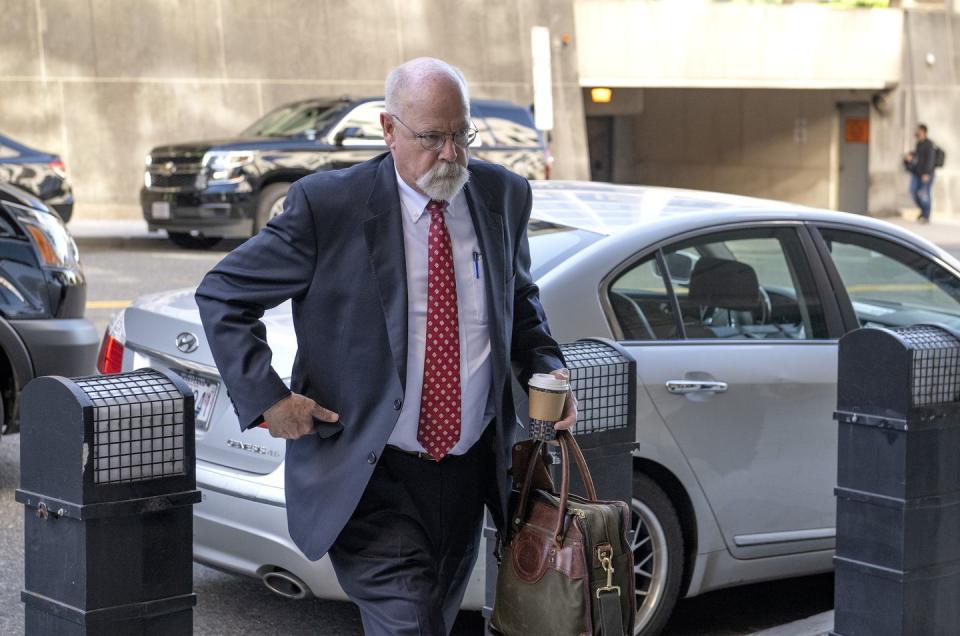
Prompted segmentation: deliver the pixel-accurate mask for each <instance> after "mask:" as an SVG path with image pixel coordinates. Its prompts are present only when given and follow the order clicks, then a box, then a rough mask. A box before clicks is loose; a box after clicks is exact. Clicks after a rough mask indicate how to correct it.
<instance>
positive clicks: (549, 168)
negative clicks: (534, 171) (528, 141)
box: [543, 146, 553, 179]
mask: <svg viewBox="0 0 960 636" xmlns="http://www.w3.org/2000/svg"><path fill="white" fill-rule="evenodd" d="M543 154H544V155H545V156H546V162H545V165H544V170H543V178H544V179H549V178H550V177H551V175H553V153H552V152H550V148H549V147H547V146H545V147H544V149H543Z"/></svg>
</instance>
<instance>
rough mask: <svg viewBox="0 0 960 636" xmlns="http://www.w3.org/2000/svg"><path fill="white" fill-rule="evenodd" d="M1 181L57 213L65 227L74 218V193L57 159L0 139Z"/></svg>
mask: <svg viewBox="0 0 960 636" xmlns="http://www.w3.org/2000/svg"><path fill="white" fill-rule="evenodd" d="M0 181H6V182H8V183H12V184H13V185H15V186H17V187H19V188H21V189H22V190H26V191H27V192H29V193H30V194H32V195H33V196H35V197H37V198H39V199H40V200H42V201H43V202H44V203H46V204H47V205H48V206H49V207H51V208H53V209H54V210H56V212H57V214H59V215H60V218H61V219H63V222H64V223H66V222H68V221H69V220H70V217H71V216H73V189H72V188H71V187H70V180H69V179H67V166H66V165H64V163H63V159H61V158H60V155H57V154H54V153H52V152H44V151H43V150H37V149H35V148H31V147H29V146H24V145H23V144H21V143H19V142H16V141H14V140H13V139H10V138H9V137H6V136H4V135H0Z"/></svg>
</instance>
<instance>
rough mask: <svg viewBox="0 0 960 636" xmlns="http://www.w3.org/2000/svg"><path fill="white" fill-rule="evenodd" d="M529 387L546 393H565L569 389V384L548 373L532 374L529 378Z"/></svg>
mask: <svg viewBox="0 0 960 636" xmlns="http://www.w3.org/2000/svg"><path fill="white" fill-rule="evenodd" d="M530 386H535V387H537V388H538V389H544V390H546V391H566V390H567V389H569V388H570V382H569V381H567V380H563V379H561V378H555V377H553V376H552V375H550V374H549V373H534V374H533V376H532V377H531V378H530Z"/></svg>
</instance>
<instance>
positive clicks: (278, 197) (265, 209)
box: [254, 183, 291, 232]
mask: <svg viewBox="0 0 960 636" xmlns="http://www.w3.org/2000/svg"><path fill="white" fill-rule="evenodd" d="M290 185H291V184H289V183H271V184H270V185H268V186H267V187H266V188H264V189H263V190H262V191H261V192H260V198H259V199H258V200H257V222H256V225H255V226H254V232H259V231H260V230H261V229H262V228H263V226H264V225H266V224H267V221H269V220H270V219H272V218H273V217H275V216H277V215H278V214H280V213H281V212H283V202H284V200H286V198H287V191H288V190H290Z"/></svg>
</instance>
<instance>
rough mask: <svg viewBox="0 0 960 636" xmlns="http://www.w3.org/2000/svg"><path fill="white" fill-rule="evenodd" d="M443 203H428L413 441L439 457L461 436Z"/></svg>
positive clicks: (456, 329) (453, 294) (453, 282)
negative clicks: (423, 333) (422, 350)
mask: <svg viewBox="0 0 960 636" xmlns="http://www.w3.org/2000/svg"><path fill="white" fill-rule="evenodd" d="M445 207H446V203H444V202H441V201H430V203H428V204H427V211H428V212H430V238H429V246H428V249H429V256H428V261H427V263H428V264H427V349H426V354H425V355H424V360H423V393H422V395H421V397H420V425H419V427H418V428H417V441H418V442H420V443H421V444H422V445H423V447H424V449H426V451H427V452H428V453H429V454H430V456H431V457H433V458H434V459H435V460H437V461H440V460H441V459H443V456H444V455H446V454H447V453H449V452H450V449H451V448H453V447H454V446H455V445H456V443H457V442H458V441H459V440H460V326H459V322H458V320H457V279H456V277H455V276H454V271H453V248H452V247H451V245H450V234H449V232H447V226H446V223H445V222H444V220H443V211H444V208H445Z"/></svg>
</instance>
